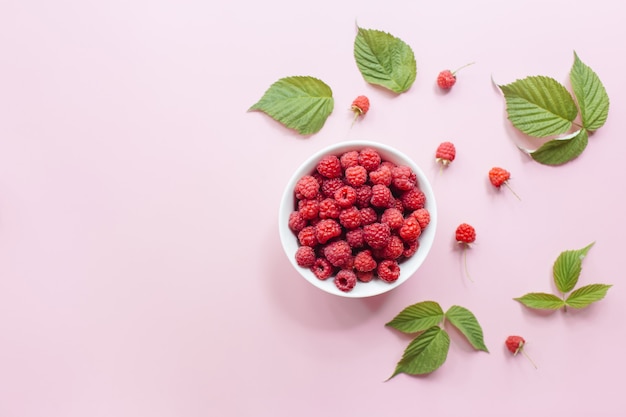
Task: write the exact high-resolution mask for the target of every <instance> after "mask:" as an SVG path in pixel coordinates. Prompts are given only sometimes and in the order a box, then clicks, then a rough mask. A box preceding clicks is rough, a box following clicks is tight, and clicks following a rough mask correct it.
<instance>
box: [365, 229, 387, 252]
mask: <svg viewBox="0 0 626 417" xmlns="http://www.w3.org/2000/svg"><path fill="white" fill-rule="evenodd" d="M363 238H364V239H365V243H367V244H368V245H370V247H372V248H373V249H382V248H384V247H385V246H387V243H389V239H390V238H391V230H390V229H389V225H388V224H385V223H372V224H368V225H365V226H363Z"/></svg>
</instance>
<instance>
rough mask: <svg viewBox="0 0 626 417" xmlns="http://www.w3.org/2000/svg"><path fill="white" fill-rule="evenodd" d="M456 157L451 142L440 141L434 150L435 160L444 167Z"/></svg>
mask: <svg viewBox="0 0 626 417" xmlns="http://www.w3.org/2000/svg"><path fill="white" fill-rule="evenodd" d="M455 157H456V148H455V147H454V144H453V143H452V142H442V143H441V144H440V145H439V147H437V151H436V152H435V160H436V161H437V162H438V163H440V164H442V165H443V166H444V167H445V166H448V165H449V164H450V162H452V161H454V158H455Z"/></svg>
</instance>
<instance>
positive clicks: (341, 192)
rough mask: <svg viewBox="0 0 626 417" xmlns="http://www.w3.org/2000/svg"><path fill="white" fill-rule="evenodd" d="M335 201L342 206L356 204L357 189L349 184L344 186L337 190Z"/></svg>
mask: <svg viewBox="0 0 626 417" xmlns="http://www.w3.org/2000/svg"><path fill="white" fill-rule="evenodd" d="M335 201H336V202H337V204H339V207H342V208H345V207H350V206H352V205H354V203H355V202H356V190H355V189H354V188H352V187H350V186H349V185H344V186H342V187H341V188H339V189H338V190H337V191H335Z"/></svg>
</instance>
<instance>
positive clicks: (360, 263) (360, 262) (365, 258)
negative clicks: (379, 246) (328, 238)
mask: <svg viewBox="0 0 626 417" xmlns="http://www.w3.org/2000/svg"><path fill="white" fill-rule="evenodd" d="M376 265H377V264H376V260H375V259H374V258H373V257H372V252H371V251H370V250H364V251H361V252H359V253H357V254H356V256H355V257H354V269H356V270H357V271H358V272H369V271H373V270H374V269H376Z"/></svg>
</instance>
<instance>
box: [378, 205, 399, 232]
mask: <svg viewBox="0 0 626 417" xmlns="http://www.w3.org/2000/svg"><path fill="white" fill-rule="evenodd" d="M380 222H381V223H387V224H388V225H389V228H390V229H391V230H394V229H398V228H399V227H401V226H402V224H403V223H404V217H403V216H402V212H400V210H398V209H397V208H395V207H394V208H388V209H387V210H385V211H384V212H383V214H382V216H380Z"/></svg>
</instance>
